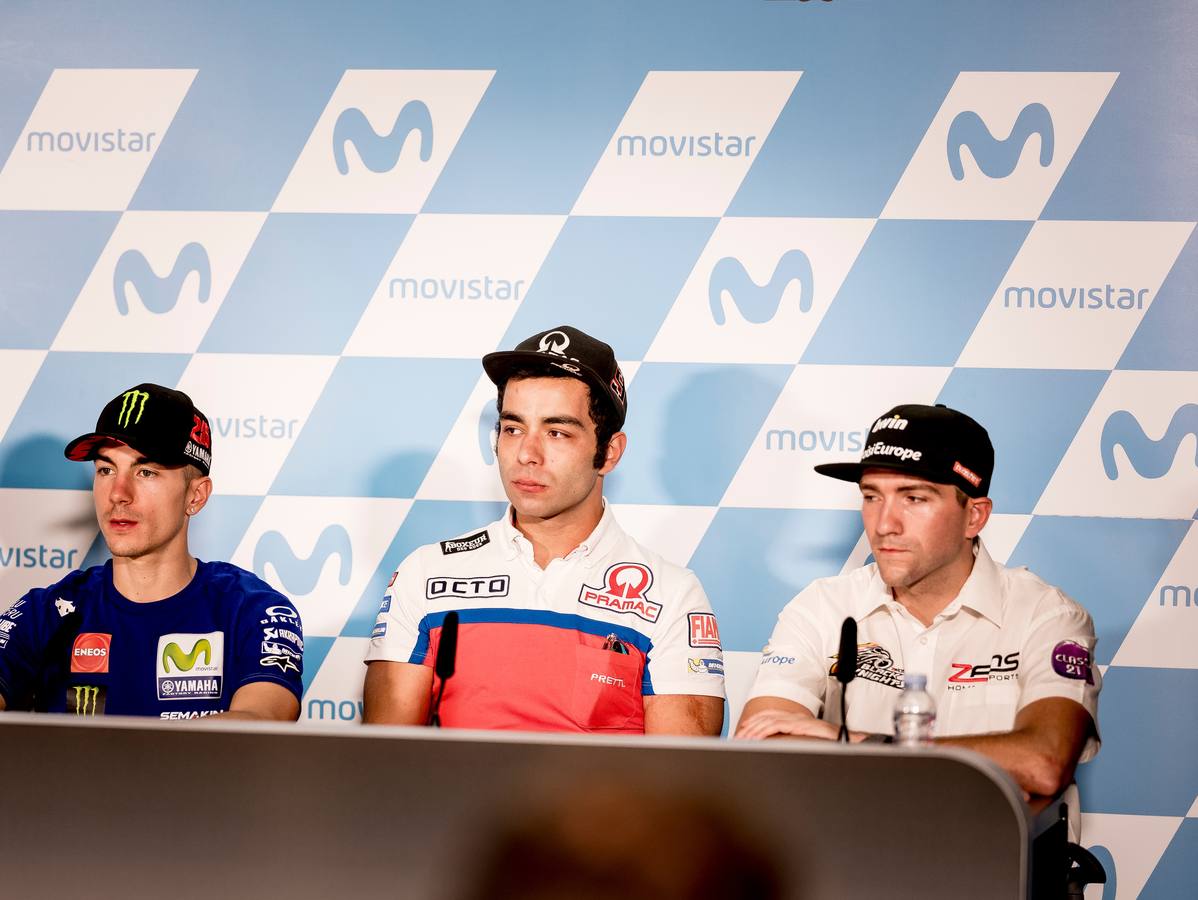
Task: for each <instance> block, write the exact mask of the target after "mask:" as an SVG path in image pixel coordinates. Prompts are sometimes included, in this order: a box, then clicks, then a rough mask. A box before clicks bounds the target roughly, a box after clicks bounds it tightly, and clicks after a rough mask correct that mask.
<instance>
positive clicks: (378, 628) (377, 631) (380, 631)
mask: <svg viewBox="0 0 1198 900" xmlns="http://www.w3.org/2000/svg"><path fill="white" fill-rule="evenodd" d="M386 633H387V623H386V622H379V623H378V624H377V625H375V626H374V628H373V629H372V630H371V632H370V636H371V637H372V638H381V637H382V636H383V635H385V634H386Z"/></svg>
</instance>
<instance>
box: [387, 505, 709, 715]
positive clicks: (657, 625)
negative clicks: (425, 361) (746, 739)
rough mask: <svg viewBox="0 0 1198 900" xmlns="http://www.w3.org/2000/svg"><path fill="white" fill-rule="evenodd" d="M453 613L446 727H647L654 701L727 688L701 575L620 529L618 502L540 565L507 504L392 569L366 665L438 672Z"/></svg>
mask: <svg viewBox="0 0 1198 900" xmlns="http://www.w3.org/2000/svg"><path fill="white" fill-rule="evenodd" d="M450 610H457V612H458V615H459V626H458V649H457V657H456V666H455V672H454V675H453V677H452V678H450V679H449V680H448V681H447V682H446V684H445V694H444V697H443V698H442V701H441V708H440V715H441V721H442V724H443V725H445V726H449V727H458V728H498V729H516V730H524V731H579V732H602V733H609V734H610V733H619V734H640V733H643V732H644V730H645V718H644V703H643V697H644V696H646V695H656V694H692V695H700V696H705V697H720V698H722V697H723V696H724V662H723V652H722V649H721V647H720V638H719V630H718V628H717V626H716V621H715V616H714V615H713V614H712V611H711V604H710V603H709V602H708V600H707V596H706V594H704V593H703V588H702V586H701V585H700V584H699V579H698V578H696V577H695V574H694V573H693V572H691V571H690V570H689V569H684V568H681V567H680V566H676V565H674V564H673V563H670V562H667V561H666V560H665V559H663V558H662V557H661V556H659V555H658V554H656V553H654V552H652V551H651V550H647V549H646V548H644V547H642V546H641V545H640V544H638V543H637V542H636V541H634V540H633V539H632V538H631V537H629V536H628V535H627V534H625V533H624V531H623V530H622V529H621V528H620V526H619V524H617V522H616V520H615V517H614V516H613V515H612V512H611V509H610V508H605V509H604V512H603V517H602V519H600V521H599V524H598V525H597V526H596V527H595V530H594V531H593V532H592V533H591V534H590V536H588V537H587V539H586V540H585V541H583V543H582V544H580V545H579V546H578V547H577V548H575V549H574V550H573V551H572V552H571V553H570V554H569V555H568V556H566V557H565V558H563V559H555V560H553V561H552V562H550V563H549V565H548V566H546V567H545V568H544V569H541V568H540V566H538V565H537V564H536V562H534V560H533V549H532V545H531V544H530V543H529V542H528V540H527V539H526V538H525V537H524V536H523V535H522V534H520V532H519V531H518V530H516V528H515V527H514V526H513V525H512V524H511V517H510V509H509V512H508V515H505V516H504V517H503V518H502V519H500V520H499V521H497V522H493V523H492V524H490V525H488V526H487V527H486V528H485V529H483V530H482V531H479V532H475V533H473V534H468V535H465V536H462V537H459V538H456V539H453V540H448V541H442V542H441V543H439V544H428V545H425V546H423V547H421V548H419V549H418V550H416V551H415V552H413V553H412V554H411V555H409V556H408V558H407V559H405V560H404V561H403V563H401V564H400V566H399V568H398V569H397V570H396V572H395V574H394V576H392V579H391V584H390V586H389V587H388V588H387V592H386V594H385V595H384V597H383V602H382V605H381V607H380V608H379V615H378V619H377V620H376V623H375V626H374V631H373V633H372V635H371V640H370V648H369V650H368V651H367V653H366V661H367V662H372V661H374V660H380V659H381V660H391V661H394V662H406V663H417V664H421V665H427V666H430V667H431V666H432V665H433V663H434V661H435V660H436V656H437V647H438V644H439V642H440V637H441V624H442V622H443V621H444V619H445V614H446V613H447V612H449V611H450ZM438 687H439V683H438V681H437V679H436V678H435V677H434V684H433V691H434V693H435V692H436V691H437V689H438Z"/></svg>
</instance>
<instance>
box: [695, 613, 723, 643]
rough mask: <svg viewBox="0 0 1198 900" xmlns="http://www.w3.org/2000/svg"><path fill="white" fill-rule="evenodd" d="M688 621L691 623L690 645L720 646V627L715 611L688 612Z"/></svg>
mask: <svg viewBox="0 0 1198 900" xmlns="http://www.w3.org/2000/svg"><path fill="white" fill-rule="evenodd" d="M686 621H687V623H688V624H689V625H690V645H691V646H692V647H714V648H715V649H716V650H721V649H723V648H722V647H720V627H719V625H718V624H717V623H716V620H715V615H714V614H713V613H698V612H693V613H687V614H686Z"/></svg>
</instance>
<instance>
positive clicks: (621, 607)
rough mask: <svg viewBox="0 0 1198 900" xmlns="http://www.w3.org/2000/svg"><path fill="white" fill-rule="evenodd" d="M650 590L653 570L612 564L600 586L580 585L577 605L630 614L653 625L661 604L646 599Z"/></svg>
mask: <svg viewBox="0 0 1198 900" xmlns="http://www.w3.org/2000/svg"><path fill="white" fill-rule="evenodd" d="M651 587H653V570H652V569H650V568H649V567H648V566H646V565H643V564H641V563H632V562H623V563H616V564H615V565H614V566H611V567H609V568H608V570H607V572H606V573H605V574H604V576H603V586H602V587H592V586H591V585H589V584H584V585H583V586H582V589H581V590H579V592H578V602H579V603H584V604H586V605H587V606H594V607H596V608H598V609H606V610H610V611H612V612H617V613H632V614H633V615H634V616H637V617H638V618H641V619H644V620H645V621H646V622H656V621H657V617H658V616H659V615H661V604H659V603H654V602H653V601H652V600H650V599H649V598H648V593H649V589H650V588H651Z"/></svg>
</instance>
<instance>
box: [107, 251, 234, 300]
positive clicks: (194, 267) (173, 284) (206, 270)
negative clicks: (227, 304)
mask: <svg viewBox="0 0 1198 900" xmlns="http://www.w3.org/2000/svg"><path fill="white" fill-rule="evenodd" d="M192 272H195V273H196V274H197V275H199V278H200V287H199V291H198V292H197V293H198V296H199V300H200V302H201V303H207V302H208V295H209V293H210V292H211V290H212V266H211V264H210V263H209V262H208V252H207V251H206V250H205V249H204V248H203V246H201V245H200V244H197V243H195V242H194V241H193V242H192V243H190V244H188V245H186V246H185V247H184V248H183V249H182V250H180V251H179V255H178V256H177V257H176V258H175V265H174V267H173V268H172V269H171V271H170V274H169V275H167V276H166V277H165V278H159V277H158V276H157V275H155V274H154V270H153V269H152V268H150V263H149V262H148V261H147V260H146V258H145V257H144V256H143V255H142V254H141V253H140V252H138V251H137V250H126V251H125V252H124V253H122V254H121V257H120V259H118V260H117V261H116V269H115V270H114V271H113V274H112V293H113V296H115V297H116V308H117V312H119V313H120V314H121V315H122V316H127V315H129V285H130V284H132V285H133V287H134V288H136V289H137V296H138V297H140V298H141V302H142V305H143V306H145V308H146V309H147V310H149V311H150V312H152V313H156V314H157V315H162V314H163V313H168V312H170V311H171V310H172V309H174V308H175V304H176V303H178V302H179V292H180V291H181V290H182V289H183V282H184V281H185V280H187V276H188V275H190V274H191V273H192Z"/></svg>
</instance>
